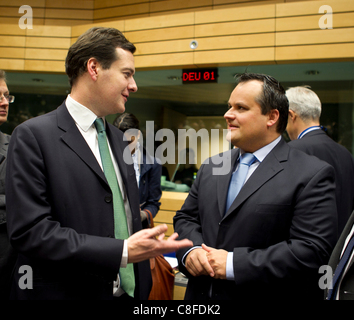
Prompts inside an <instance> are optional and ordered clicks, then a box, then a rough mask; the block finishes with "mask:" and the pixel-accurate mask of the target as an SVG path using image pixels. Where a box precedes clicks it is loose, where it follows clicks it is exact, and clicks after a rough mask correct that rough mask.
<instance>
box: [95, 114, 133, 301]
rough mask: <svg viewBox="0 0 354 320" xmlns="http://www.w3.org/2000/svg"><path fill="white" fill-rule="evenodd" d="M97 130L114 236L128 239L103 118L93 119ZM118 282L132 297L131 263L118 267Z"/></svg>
mask: <svg viewBox="0 0 354 320" xmlns="http://www.w3.org/2000/svg"><path fill="white" fill-rule="evenodd" d="M95 127H96V130H97V137H98V147H99V150H100V155H101V161H102V166H103V171H104V174H105V176H106V179H107V181H108V184H109V186H110V188H111V191H112V195H113V210H114V236H115V238H116V239H123V240H124V239H128V237H129V232H128V224H127V216H126V214H125V208H124V201H123V197H122V193H121V190H120V188H119V185H118V180H117V176H116V172H115V170H114V167H113V162H112V158H111V154H110V152H109V148H108V142H107V136H106V130H105V128H104V124H103V119H101V118H97V119H96V120H95ZM119 273H120V282H121V287H122V289H123V290H124V291H125V292H126V293H127V294H128V295H129V296H131V297H134V288H135V277H134V267H133V264H132V263H128V265H127V267H126V268H120V271H119Z"/></svg>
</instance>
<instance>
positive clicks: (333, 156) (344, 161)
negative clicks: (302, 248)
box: [286, 87, 354, 236]
mask: <svg viewBox="0 0 354 320" xmlns="http://www.w3.org/2000/svg"><path fill="white" fill-rule="evenodd" d="M286 96H287V98H288V100H289V119H288V125H287V128H286V130H287V132H288V135H289V137H290V139H291V140H292V141H290V142H289V145H290V146H291V147H293V148H296V149H299V150H301V151H304V152H305V153H307V154H310V155H314V156H316V157H317V158H319V159H321V160H323V161H326V162H327V163H329V164H330V165H331V166H332V167H333V168H334V171H335V182H336V200H337V212H338V236H339V235H340V234H341V233H342V231H343V229H344V226H345V225H346V223H347V221H348V219H349V217H350V215H351V213H352V211H353V210H354V183H353V181H354V159H353V156H352V155H351V153H350V152H349V151H348V150H347V149H346V148H345V147H343V146H342V145H340V144H339V143H337V142H335V141H334V140H333V139H331V138H330V137H329V136H328V135H327V134H326V133H325V131H323V130H322V128H321V126H320V116H321V110H322V106H321V101H320V99H319V97H318V96H317V94H316V93H315V92H313V91H312V90H310V89H309V88H307V87H294V88H289V89H288V90H287V91H286Z"/></svg>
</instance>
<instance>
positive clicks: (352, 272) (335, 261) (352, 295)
mask: <svg viewBox="0 0 354 320" xmlns="http://www.w3.org/2000/svg"><path fill="white" fill-rule="evenodd" d="M353 236H354V211H353V213H352V214H351V216H350V217H349V220H348V222H347V224H346V226H345V228H344V230H343V232H342V234H341V236H340V238H339V240H338V242H337V244H336V246H335V248H334V249H333V252H332V255H331V258H330V259H329V263H328V266H329V267H330V268H331V270H332V273H334V274H336V273H337V272H338V269H337V270H336V268H337V266H338V265H339V262H340V261H341V259H342V258H343V255H344V251H345V249H348V250H349V248H348V247H349V243H350V240H351V239H352V238H353ZM343 267H344V269H343V270H344V271H343V273H342V274H341V275H340V276H339V280H338V281H339V284H338V287H336V286H334V287H335V291H334V292H333V293H332V297H331V298H329V296H328V293H329V291H328V290H326V291H325V298H326V299H330V300H354V250H353V249H351V250H349V259H348V261H347V262H346V263H345V264H344V266H343ZM332 280H333V279H332ZM332 285H333V283H332ZM327 289H328V288H327Z"/></svg>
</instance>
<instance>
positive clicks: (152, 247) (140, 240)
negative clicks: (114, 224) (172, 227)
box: [127, 224, 193, 263]
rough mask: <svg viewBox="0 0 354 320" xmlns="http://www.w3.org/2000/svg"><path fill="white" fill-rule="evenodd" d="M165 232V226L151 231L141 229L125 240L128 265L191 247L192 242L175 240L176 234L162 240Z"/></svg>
mask: <svg viewBox="0 0 354 320" xmlns="http://www.w3.org/2000/svg"><path fill="white" fill-rule="evenodd" d="M166 231H167V225H166V224H163V225H159V226H157V227H154V228H151V229H143V230H141V231H139V232H137V233H134V234H133V235H131V236H130V237H129V238H128V240H127V242H128V263H137V262H141V261H144V260H148V259H150V258H154V257H157V256H159V255H160V254H164V253H169V252H174V251H176V250H179V249H182V248H185V247H191V246H193V242H192V241H190V240H187V239H183V240H176V239H177V238H178V234H177V233H174V234H172V235H171V236H170V237H169V238H168V239H167V240H164V237H165V232H166Z"/></svg>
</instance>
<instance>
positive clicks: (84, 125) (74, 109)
mask: <svg viewBox="0 0 354 320" xmlns="http://www.w3.org/2000/svg"><path fill="white" fill-rule="evenodd" d="M66 107H67V109H68V111H69V113H70V115H71V116H72V118H73V119H74V121H75V122H76V124H77V125H78V126H79V127H80V128H81V129H82V130H83V131H85V132H86V131H87V130H88V129H90V128H91V127H92V126H93V123H94V122H95V120H96V119H97V116H96V115H95V114H94V113H93V112H92V111H91V110H90V109H88V108H86V107H85V106H84V105H82V104H81V103H79V102H77V101H75V100H74V99H73V98H72V97H71V96H70V94H69V95H68V97H67V98H66ZM103 122H104V123H105V119H104V118H103Z"/></svg>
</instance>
